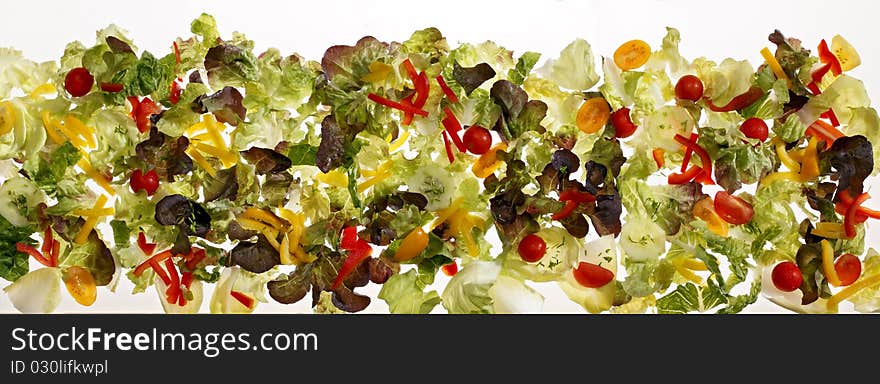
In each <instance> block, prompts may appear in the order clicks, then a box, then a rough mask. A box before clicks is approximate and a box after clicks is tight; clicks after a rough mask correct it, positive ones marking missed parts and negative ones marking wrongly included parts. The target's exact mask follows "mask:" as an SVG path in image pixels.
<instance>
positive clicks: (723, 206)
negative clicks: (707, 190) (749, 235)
mask: <svg viewBox="0 0 880 384" xmlns="http://www.w3.org/2000/svg"><path fill="white" fill-rule="evenodd" d="M715 212H716V213H718V216H721V218H722V219H724V221H726V222H728V223H730V224H734V225H742V224H745V223H748V222H749V221H751V220H752V216H754V215H755V209H754V208H752V205H751V204H749V203H748V202H747V201H745V200H743V199H741V198H739V197H737V196H734V195H731V194H729V193H727V192H726V191H719V192H718V193H716V194H715Z"/></svg>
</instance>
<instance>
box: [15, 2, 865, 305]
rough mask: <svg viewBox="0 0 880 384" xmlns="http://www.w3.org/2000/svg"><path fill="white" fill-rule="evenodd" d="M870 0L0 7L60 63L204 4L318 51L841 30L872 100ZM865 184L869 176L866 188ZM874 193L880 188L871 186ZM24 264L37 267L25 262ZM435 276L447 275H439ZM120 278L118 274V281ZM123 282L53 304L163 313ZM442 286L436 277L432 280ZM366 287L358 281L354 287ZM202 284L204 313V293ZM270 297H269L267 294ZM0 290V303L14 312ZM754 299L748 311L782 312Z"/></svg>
mask: <svg viewBox="0 0 880 384" xmlns="http://www.w3.org/2000/svg"><path fill="white" fill-rule="evenodd" d="M874 4H876V3H875V2H873V1H867V0H865V1H840V0H838V1H833V2H832V1H817V0H812V1H772V0H764V1H744V0H738V1H730V0H728V1H717V2H716V1H713V2H709V1H682V0H653V1H622V0H618V1H598V0H593V1H561V0H557V1H512V0H508V1H475V0H470V1H458V0H443V1H426V2H420V1H415V0H405V1H334V0H317V1H304V2H299V1H284V2H282V1H260V0H236V1H210V2H208V1H186V0H176V1H157V0H151V1H134V0H127V1H107V0H103V1H90V2H87V3H86V2H82V3H79V2H74V1H57V2H56V1H53V2H48V1H34V0H25V1H9V2H5V4H3V6H2V13H3V15H4V17H3V18H2V22H0V46H12V47H15V48H17V49H19V50H21V51H23V53H24V55H25V56H26V57H29V58H31V59H33V60H37V61H45V60H57V59H58V58H59V57H60V56H61V54H62V53H63V50H64V46H65V45H66V44H67V43H68V42H69V41H72V40H80V41H82V42H84V43H85V44H86V45H91V44H92V43H93V42H94V40H95V31H96V30H98V29H100V28H103V27H105V26H106V25H108V24H110V23H115V24H117V25H119V26H121V27H123V28H125V29H127V30H128V31H130V36H131V37H132V38H133V39H134V40H135V44H136V45H137V46H138V47H139V48H140V49H146V50H149V51H152V52H154V53H157V54H164V53H166V52H168V51H169V49H170V45H171V42H172V41H173V39H174V38H176V37H178V36H189V35H190V31H189V23H190V21H191V20H192V19H194V18H195V17H197V16H198V15H199V14H200V13H201V12H207V13H210V14H212V15H213V16H214V17H215V18H216V19H217V23H218V26H219V29H220V32H221V34H222V36H224V37H228V36H230V34H231V32H233V31H240V32H243V33H245V34H246V35H247V36H248V38H250V39H251V40H254V41H255V42H256V51H257V52H261V51H262V50H264V49H265V48H268V47H277V48H279V49H280V50H281V51H282V53H293V52H297V53H299V54H301V55H303V56H304V57H306V58H308V59H312V60H320V58H321V56H322V55H323V52H324V50H325V49H326V48H327V47H329V46H331V45H334V44H353V43H354V42H355V41H356V40H357V39H358V38H360V37H362V36H364V35H367V34H369V35H373V36H375V37H377V38H378V39H380V40H383V41H392V40H393V41H403V40H405V39H406V38H408V37H409V36H410V34H411V33H412V32H413V31H414V30H417V29H422V28H425V27H429V26H435V27H437V28H439V29H440V30H441V31H442V32H443V34H444V36H446V37H447V39H448V40H449V42H450V45H453V46H454V45H456V44H457V43H458V42H473V43H476V42H481V41H484V40H493V41H495V42H497V43H498V44H500V45H502V46H505V47H507V48H508V49H512V50H513V51H514V53H515V54H519V53H522V52H524V51H526V50H531V51H536V52H540V53H542V54H543V56H542V59H544V58H548V57H552V56H556V55H557V54H558V52H559V51H560V50H561V49H562V48H563V47H564V46H565V45H567V44H568V43H569V42H571V40H573V39H574V38H578V37H580V38H584V39H586V40H587V41H588V42H590V44H591V45H592V46H593V50H594V52H595V53H596V54H598V55H606V56H607V55H610V54H611V53H613V52H614V49H616V48H617V46H618V45H620V44H621V43H622V42H625V41H628V40H630V39H634V38H638V39H642V40H645V41H647V42H648V43H649V44H651V45H652V46H653V47H657V46H659V44H660V41H661V39H662V38H663V36H664V35H665V33H666V30H665V27H666V26H671V27H675V28H678V29H679V30H680V31H681V36H682V44H681V52H682V54H683V55H684V56H685V57H686V58H688V59H693V58H695V57H699V56H705V57H707V58H709V59H712V60H715V61H720V60H722V59H724V58H726V57H733V58H735V59H739V60H742V59H746V60H749V61H750V62H751V63H752V64H753V65H758V64H760V63H761V62H762V59H761V57H760V54H759V51H760V49H761V48H762V47H764V46H770V45H771V43H769V42H768V41H767V35H769V34H770V33H771V32H772V31H773V29H775V28H778V29H780V30H782V32H783V33H784V34H786V36H794V37H797V38H800V39H801V40H803V41H804V45H805V46H806V47H808V48H811V49H814V48H815V46H816V45H817V44H818V42H819V40H820V39H822V38H827V39H829V41H830V38H831V37H832V36H833V35H835V34H841V35H843V36H844V37H846V38H847V39H848V40H849V41H850V43H852V44H853V45H854V46H855V47H856V48H857V49H858V51H859V53H860V55H861V57H862V62H863V65H862V66H861V67H860V68H857V69H856V70H854V71H853V72H852V73H851V74H852V75H853V76H855V77H857V78H860V79H862V80H863V81H864V82H865V84H866V86H867V88H868V93H869V95H871V96H872V99H877V96H878V92H880V69H877V68H878V66H877V64H878V63H880V57H878V55H880V50H878V49H876V48H877V43H876V39H877V36H880V23H878V19H877V16H878V7H877V6H876V5H874ZM873 184H874V183H873V182H872V183H871V184H869V188H870V185H873ZM878 196H880V195H878ZM878 230H880V226H878V225H877V224H876V223H874V224H873V226H871V223H869V232H868V243H869V245H876V244H874V243H875V241H876V239H878V236H880V233H878ZM32 267H36V265H33V264H32ZM438 276H439V277H438V278H440V279H441V280H445V279H443V277H444V276H442V274H440V275H438ZM123 280H125V279H123ZM125 283H127V281H123V283H122V284H120V287H119V289H118V290H117V292H115V293H111V292H109V291H108V290H107V289H106V288H101V289H100V290H99V293H98V295H99V297H98V302H97V303H96V304H95V305H94V306H93V307H92V308H83V307H81V306H79V305H77V304H76V303H75V302H74V301H73V300H72V299H71V298H70V297H69V295H67V294H66V293H63V294H62V296H63V297H64V299H63V301H62V304H61V306H60V307H59V308H58V311H57V312H161V311H162V309H161V306H160V305H159V302H158V298H157V296H156V295H155V292H154V291H152V290H150V291H148V293H147V294H140V295H134V296H133V295H131V294H129V287H130V284H125ZM440 283H442V281H441V282H440ZM361 289H364V288H361ZM539 290H540V291H541V292H542V293H544V294H545V296H546V302H545V310H546V311H548V312H575V313H580V312H583V310H582V309H581V308H580V307H579V306H577V305H576V304H573V303H571V302H570V301H569V300H568V299H567V298H566V297H565V296H564V295H563V294H562V293H561V291H559V290H558V289H556V288H555V286H544V285H541V286H540V287H539ZM365 292H366V293H367V294H369V295H370V296H371V297H372V298H374V300H373V304H371V305H370V307H369V308H368V309H367V310H366V311H365V312H380V313H387V306H386V305H385V303H384V302H383V301H381V300H378V299H375V297H376V294H377V293H378V287H377V286H376V285H374V284H371V285H370V286H368V287H366V289H365ZM209 294H210V293H209V292H206V296H207V297H206V298H205V302H204V303H203V307H202V312H207V302H208V300H209V298H210V296H209ZM270 301H271V299H270ZM308 302H309V300H308V299H304V300H303V301H301V302H300V303H298V304H296V305H293V306H283V305H280V304H277V303H269V304H261V305H260V307H259V308H258V309H257V312H307V311H309V308H308ZM14 311H15V309H14V308H13V307H12V305H11V304H10V303H9V300H8V299H7V297H6V295H5V294H0V312H14ZM780 311H781V310H779V309H777V308H776V307H775V306H773V305H772V304H769V303H768V302H766V301H764V300H761V301H760V302H759V303H757V304H755V305H754V306H752V307H750V308H749V309H748V310H747V312H754V313H766V312H780Z"/></svg>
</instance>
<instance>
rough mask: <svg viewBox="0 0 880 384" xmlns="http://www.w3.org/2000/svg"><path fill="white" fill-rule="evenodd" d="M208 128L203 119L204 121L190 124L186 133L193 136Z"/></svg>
mask: <svg viewBox="0 0 880 384" xmlns="http://www.w3.org/2000/svg"><path fill="white" fill-rule="evenodd" d="M207 130H208V129H207V128H205V122H204V120H203V121H200V122H198V123H195V124H193V125H190V126H189V128H187V129H186V132H185V134H186V136H187V137H192V136H193V135H195V134H196V133H197V132H201V131H207Z"/></svg>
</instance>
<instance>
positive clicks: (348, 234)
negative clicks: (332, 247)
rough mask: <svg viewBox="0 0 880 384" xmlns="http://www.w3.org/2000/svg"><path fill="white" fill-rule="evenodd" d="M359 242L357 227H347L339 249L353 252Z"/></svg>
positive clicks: (341, 237) (340, 239) (340, 238)
mask: <svg viewBox="0 0 880 384" xmlns="http://www.w3.org/2000/svg"><path fill="white" fill-rule="evenodd" d="M358 240H360V239H358V233H357V227H355V226H351V227H345V228H344V229H343V230H342V235H341V236H340V237H339V247H340V248H342V249H344V250H346V251H351V250H353V249H354V248H355V247H356V246H357V244H358Z"/></svg>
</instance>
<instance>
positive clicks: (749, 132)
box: [739, 117, 770, 141]
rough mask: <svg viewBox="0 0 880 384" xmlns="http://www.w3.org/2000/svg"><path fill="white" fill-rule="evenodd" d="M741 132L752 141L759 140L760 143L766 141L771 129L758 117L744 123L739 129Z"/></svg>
mask: <svg viewBox="0 0 880 384" xmlns="http://www.w3.org/2000/svg"><path fill="white" fill-rule="evenodd" d="M739 130H740V131H742V133H743V134H745V135H746V137H748V138H750V139H758V140H760V141H766V140H767V136H769V131H770V129H769V128H767V123H765V122H764V120H761V119H759V118H756V117H752V118H749V119H747V120H746V121H745V122H743V123H742V125H741V126H740V127H739Z"/></svg>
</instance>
